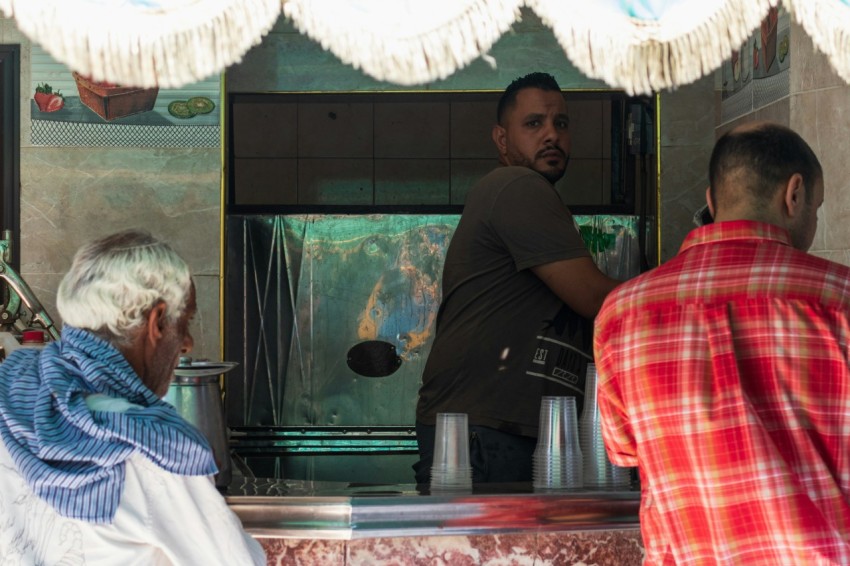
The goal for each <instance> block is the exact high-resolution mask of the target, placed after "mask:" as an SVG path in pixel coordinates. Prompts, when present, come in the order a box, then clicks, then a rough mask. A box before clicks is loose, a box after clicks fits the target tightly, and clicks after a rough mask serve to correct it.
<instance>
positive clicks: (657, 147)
mask: <svg viewBox="0 0 850 566" xmlns="http://www.w3.org/2000/svg"><path fill="white" fill-rule="evenodd" d="M655 236H656V242H655V246H656V250H655V262H656V265H661V94H660V93H655Z"/></svg>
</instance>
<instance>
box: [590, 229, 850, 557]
mask: <svg viewBox="0 0 850 566" xmlns="http://www.w3.org/2000/svg"><path fill="white" fill-rule="evenodd" d="M594 340H595V351H596V366H597V369H598V372H599V407H600V412H601V415H602V418H603V421H604V428H603V435H604V438H605V443H606V447H607V449H608V454H609V456H610V458H611V460H612V461H613V462H614V463H615V464H619V465H621V466H639V467H640V473H641V488H642V501H641V531H642V534H643V539H644V543H645V545H646V552H647V557H646V564H747V565H750V564H756V565H759V564H769V565H774V564H789V565H806V566H808V565H814V564H850V367H848V365H850V269H848V268H847V267H844V266H841V265H838V264H836V263H832V262H829V261H826V260H824V259H821V258H817V257H814V256H812V255H809V254H806V253H803V252H800V251H799V250H795V249H794V248H792V247H791V245H790V241H789V237H788V233H787V232H786V231H784V230H782V229H780V228H777V227H775V226H772V225H769V224H762V223H757V222H749V221H735V222H720V223H716V224H711V225H708V226H704V227H702V228H698V229H696V230H694V231H693V232H691V234H690V235H689V236H688V237H687V239H686V240H685V242H684V244H683V245H682V249H681V250H680V252H679V254H678V255H677V256H676V257H675V258H674V259H672V260H670V261H668V262H667V263H665V264H664V265H662V266H660V267H658V268H657V269H655V270H653V271H651V272H649V273H646V274H644V275H642V276H639V277H637V278H635V279H633V280H631V281H628V282H626V283H624V284H623V285H621V286H620V287H618V288H617V289H615V290H614V291H613V292H612V293H611V295H610V296H609V297H608V299H607V300H606V302H605V304H604V306H603V308H602V310H601V311H600V313H599V316H598V317H597V318H596V333H595V336H594Z"/></svg>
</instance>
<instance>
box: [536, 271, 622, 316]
mask: <svg viewBox="0 0 850 566" xmlns="http://www.w3.org/2000/svg"><path fill="white" fill-rule="evenodd" d="M531 271H532V272H533V273H534V274H535V275H536V276H537V277H539V278H540V280H541V281H543V283H545V284H546V286H547V287H549V288H550V289H551V290H552V292H553V293H555V294H556V295H557V296H558V298H560V299H561V300H562V301H564V302H565V303H566V304H567V306H569V307H570V308H571V309H573V310H574V311H575V312H577V313H578V314H580V315H581V316H583V317H585V318H588V319H591V320H592V319H593V318H594V317H595V316H596V313H598V312H599V309H600V308H601V307H602V301H604V300H605V297H606V296H608V293H610V292H611V290H612V289H613V288H614V287H616V286H617V285H619V284H620V281H617V280H616V279H611V278H610V277H608V276H607V275H605V274H604V273H602V272H601V271H599V268H598V267H596V264H595V263H593V260H592V259H591V258H589V257H579V258H574V259H562V260H559V261H553V262H551V263H544V264H542V265H537V266H534V267H532V268H531Z"/></svg>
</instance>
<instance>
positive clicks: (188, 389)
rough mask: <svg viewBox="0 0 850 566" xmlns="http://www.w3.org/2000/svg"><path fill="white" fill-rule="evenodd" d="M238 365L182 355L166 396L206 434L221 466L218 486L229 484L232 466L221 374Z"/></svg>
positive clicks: (217, 478) (185, 416)
mask: <svg viewBox="0 0 850 566" xmlns="http://www.w3.org/2000/svg"><path fill="white" fill-rule="evenodd" d="M237 365H238V364H237V363H236V362H192V361H191V360H189V361H186V360H185V359H181V361H180V365H179V366H177V368H176V369H175V370H174V380H173V381H172V382H171V385H170V386H169V388H168V392H167V393H166V394H165V397H164V398H163V399H164V400H165V401H166V402H168V403H171V404H172V405H173V406H174V407H175V408H176V409H177V412H178V413H180V415H182V416H183V418H184V419H186V420H187V421H189V422H190V423H192V424H193V425H195V427H196V428H197V429H198V430H200V431H201V432H202V433H203V434H204V436H206V438H207V441H209V443H210V446H211V447H212V451H213V457H214V458H215V463H216V465H217V466H218V473H217V474H216V476H215V485H216V487H218V488H225V487H227V486H228V485H229V484H230V480H231V478H232V469H233V465H232V462H231V459H230V446H229V443H228V430H227V426H226V425H225V420H224V406H223V404H222V402H221V387H220V385H219V378H220V376H221V375H223V374H225V373H227V372H229V371H230V370H232V369H233V368H234V367H236V366H237Z"/></svg>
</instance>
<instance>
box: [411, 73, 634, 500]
mask: <svg viewBox="0 0 850 566" xmlns="http://www.w3.org/2000/svg"><path fill="white" fill-rule="evenodd" d="M497 117H498V123H497V124H496V125H495V126H494V127H493V141H494V142H495V143H496V146H497V148H498V151H499V158H500V161H501V162H502V163H503V164H504V165H505V167H499V168H498V169H496V170H494V171H493V172H491V173H489V174H488V175H486V176H485V177H483V178H482V179H481V180H480V181H479V182H478V183H477V184H476V185H475V186H474V187H473V188H472V189H470V192H469V194H468V196H467V200H466V203H465V205H464V211H463V215H462V217H461V220H460V222H459V224H458V227H457V230H456V231H455V234H454V236H453V237H452V241H451V243H450V245H449V249H448V252H447V255H446V264H445V268H444V272H443V300H442V303H441V305H440V311H439V314H438V316H437V330H436V336H435V338H434V343H433V345H432V347H431V352H430V354H429V357H428V361H427V363H426V365H425V371H424V374H423V378H422V381H423V383H422V387H421V389H420V391H419V402H418V405H417V410H416V420H417V427H416V428H417V439H418V442H419V452H420V460H419V462H417V464H415V465H414V469H415V471H416V480H417V483H428V481H429V479H430V468H431V463H432V457H433V446H434V423H435V418H436V415H437V413H449V412H452V413H466V414H467V415H468V416H469V425H470V436H471V445H470V450H471V453H470V456H471V460H472V462H471V463H472V466H473V481H474V482H476V483H479V482H514V481H530V480H531V456H532V452H533V450H534V445H535V443H536V436H537V423H538V418H539V410H540V399H541V397H542V396H543V395H570V396H575V397H576V398H577V399H579V400H580V399H582V398H583V394H584V369H585V367H586V365H587V363H588V362H589V361H591V360H592V345H591V340H592V337H591V322H592V319H593V317H594V316H595V315H596V313H597V312H598V310H599V307H600V306H601V304H602V301H603V300H604V298H605V296H606V295H607V294H608V292H609V291H610V290H611V289H613V288H614V287H615V286H616V284H617V283H618V282H617V281H615V280H613V279H611V278H609V277H607V276H606V275H604V274H603V273H602V272H600V271H599V269H598V268H597V267H596V265H595V263H594V262H593V259H592V258H591V256H590V254H589V253H588V251H587V249H586V248H585V247H584V243H583V241H582V239H581V235H580V234H579V232H578V229H577V228H576V225H575V222H574V221H573V218H572V215H571V214H570V212H569V210H568V209H567V207H566V206H564V204H563V202H562V201H561V199H560V196H559V195H558V193H557V191H556V190H555V187H554V183H555V182H557V181H558V179H560V178H561V177H562V176H563V175H564V171H565V170H566V166H567V162H568V161H569V153H570V135H569V117H568V115H567V104H566V101H565V100H564V97H563V94H562V92H561V90H560V87H559V86H558V84H557V83H556V82H555V80H554V78H552V77H551V76H550V75H547V74H544V73H531V74H530V75H527V76H525V77H522V78H519V79H517V80H516V81H514V82H513V83H511V85H510V86H509V87H508V88H507V89H506V90H505V93H504V94H503V95H502V98H501V100H500V101H499V107H498V110H497Z"/></svg>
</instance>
